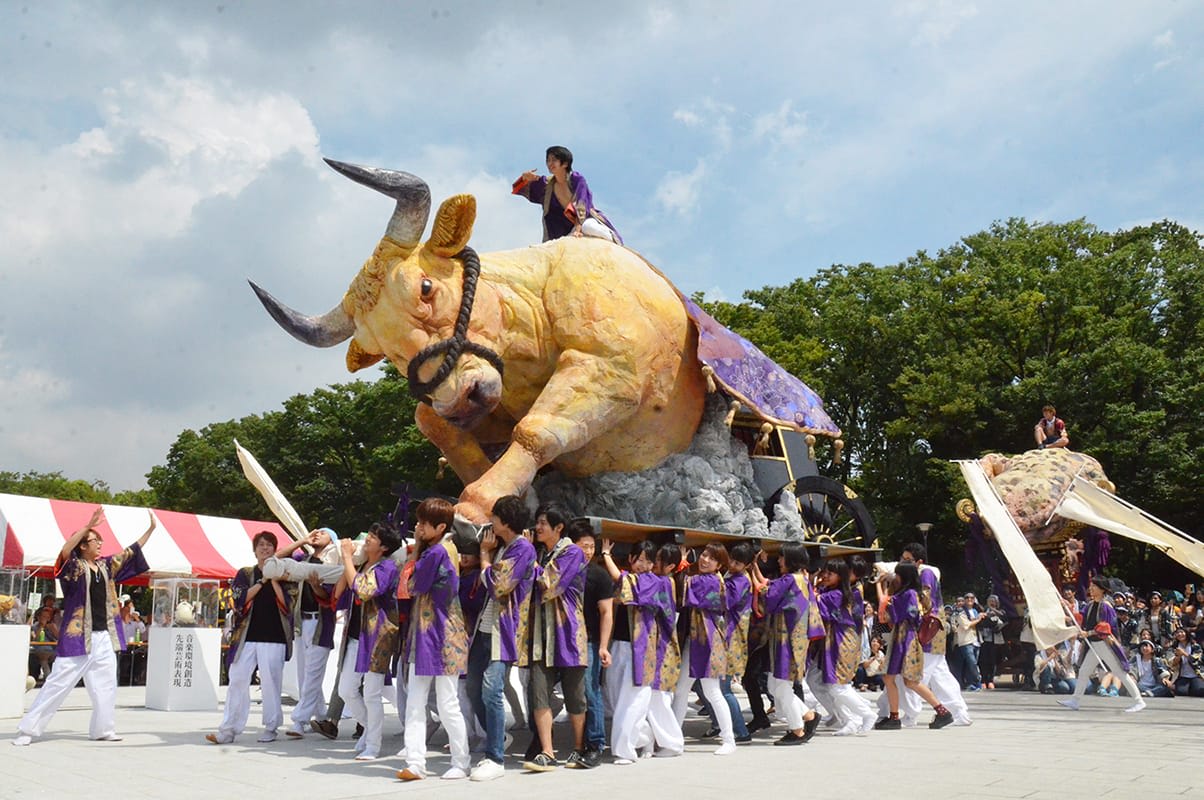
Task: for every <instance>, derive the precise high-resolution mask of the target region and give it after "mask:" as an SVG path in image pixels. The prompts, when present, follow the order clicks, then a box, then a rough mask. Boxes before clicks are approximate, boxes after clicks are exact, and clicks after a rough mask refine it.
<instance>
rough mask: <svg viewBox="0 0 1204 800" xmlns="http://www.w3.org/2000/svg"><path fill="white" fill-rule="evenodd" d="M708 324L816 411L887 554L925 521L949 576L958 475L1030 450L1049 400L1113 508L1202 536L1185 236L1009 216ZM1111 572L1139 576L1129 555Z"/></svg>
mask: <svg viewBox="0 0 1204 800" xmlns="http://www.w3.org/2000/svg"><path fill="white" fill-rule="evenodd" d="M708 308H709V310H710V311H711V313H712V314H714V316H715V317H716V318H717V319H719V320H720V321H722V322H724V323H725V324H728V325H729V326H730V327H732V328H733V329H735V330H738V331H739V332H741V333H742V334H743V335H745V336H746V337H748V338H749V339H751V340H752V341H753V342H755V343H757V344H758V345H759V346H761V347H762V348H763V349H764V350H765V351H766V352H767V353H768V354H769V355H770V356H772V357H773V358H775V359H776V360H778V361H779V363H781V364H782V365H783V366H785V367H787V368H788V369H790V370H791V371H792V372H794V373H795V374H797V375H799V376H800V377H802V378H803V379H804V380H807V381H808V382H809V383H810V384H811V385H812V386H813V388H815V389H816V390H817V391H818V392H820V394H821V395H822V396H823V397H824V398H825V401H826V405H827V408H828V410H829V413H830V414H831V415H832V417H833V419H834V420H835V421H836V423H837V424H838V425H840V426H841V428H842V429H843V430H844V433H845V439H846V443H847V447H846V452H847V453H848V455H849V458H847V459H846V461H845V463H844V465H843V467H842V471H843V474H842V475H841V476H840V477H842V478H844V479H845V481H846V482H848V483H850V485H852V486H853V487H854V488H856V490H857V491H858V492H859V493H860V494H861V495H862V496H863V497H864V498H865V499H866V502H867V503H868V504H869V506H870V508H871V511H872V512H873V513H874V515H875V517H876V519H877V521H878V526H879V530H880V531H881V533H882V534H883V540H884V542H885V543H888V544H889V545H895V546H897V545H899V544H902V543H904V542H905V541H908V540H911V539H913V538H914V537H915V533H914V530H915V529H914V525H915V524H916V523H917V522H920V521H929V522H934V523H937V527H936V529H935V531H936V532H939V533H935V534H934V537H933V541H932V542H931V544H933V545H934V547H933V549H934V551H935V555H936V557H938V558H942V560H943V561H944V563H952V562H953V561H954V559H955V558H956V556H958V555H960V550H961V539H962V531H963V528H962V526H961V524H960V523H959V522H958V521H957V520H956V518H955V516H954V514H953V506H954V504H955V502H956V500H957V499H958V498H959V497H963V496H966V493H967V492H966V489H965V487H964V485H962V484H961V481H960V477H959V476H958V474H957V472H956V469H955V468H953V467H952V465H950V464H949V463H948V461H949V460H950V459H955V458H970V457H976V456H978V455H980V454H982V453H985V452H991V451H997V452H1017V451H1020V450H1025V449H1029V448H1030V447H1031V446H1032V427H1033V425H1034V424H1035V422H1036V420H1037V418H1038V417H1039V415H1040V408H1041V406H1042V405H1044V404H1045V403H1051V402H1052V403H1054V404H1055V405H1057V406H1058V408H1059V415H1060V416H1062V417H1063V418H1065V419H1066V420H1067V424H1068V426H1069V429H1070V432H1071V443H1072V446H1073V447H1074V448H1075V449H1078V450H1082V451H1084V452H1087V453H1090V454H1092V455H1094V456H1095V457H1097V458H1098V459H1099V460H1100V461H1101V462H1102V463H1103V465H1104V468H1105V469H1106V470H1107V472H1108V474H1109V476H1110V477H1111V478H1112V480H1113V481H1114V482H1115V483H1116V485H1117V487H1118V488H1117V491H1118V493H1119V494H1120V495H1121V496H1122V497H1127V498H1130V499H1131V500H1133V501H1135V502H1137V503H1138V504H1139V505H1141V506H1143V507H1144V508H1146V509H1147V510H1149V511H1151V512H1152V513H1154V514H1156V515H1158V516H1160V517H1162V518H1164V519H1166V520H1168V521H1170V522H1172V523H1173V524H1176V525H1178V526H1179V527H1181V528H1183V529H1184V530H1187V531H1189V532H1191V531H1196V532H1199V531H1200V530H1201V529H1202V528H1204V524H1202V523H1204V515H1202V514H1201V512H1200V510H1199V508H1198V506H1197V504H1196V502H1195V493H1196V486H1197V484H1198V476H1199V475H1200V474H1201V471H1202V470H1204V433H1202V427H1204V426H1202V425H1201V422H1202V420H1201V412H1200V409H1201V407H1202V401H1204V388H1201V386H1202V381H1201V376H1204V258H1202V253H1201V242H1200V238H1199V237H1198V235H1197V234H1195V233H1193V232H1191V231H1189V230H1187V229H1186V228H1184V227H1182V226H1180V225H1178V224H1176V223H1173V222H1166V221H1164V222H1160V223H1156V224H1152V225H1146V226H1141V227H1137V228H1133V229H1130V230H1124V231H1119V232H1117V233H1107V232H1103V231H1100V230H1098V229H1097V228H1095V227H1094V226H1092V225H1090V224H1089V223H1087V222H1085V221H1083V220H1076V221H1073V222H1068V223H1064V224H1033V223H1030V222H1028V221H1026V220H1023V219H1011V220H1008V221H1007V222H1002V223H997V224H995V225H993V226H991V227H990V228H989V229H988V230H985V231H982V232H979V233H976V234H974V235H972V236H967V237H965V238H964V239H962V240H961V241H960V242H958V243H956V244H954V245H952V246H951V247H948V248H946V249H943V250H941V251H940V252H938V253H937V254H936V255H929V254H927V253H924V252H920V253H917V254H916V255H915V256H913V257H912V258H909V259H907V260H906V261H903V262H901V263H898V264H894V265H890V266H885V267H876V266H874V265H871V264H859V265H856V266H846V265H835V266H833V267H830V268H829V269H826V270H823V271H821V272H819V273H818V274H817V275H815V276H814V277H813V278H810V279H806V280H803V279H799V280H796V281H794V282H793V283H791V284H790V285H788V286H784V287H766V288H763V289H760V290H756V291H749V292H746V294H745V299H744V302H742V303H738V304H731V303H712V304H708ZM1119 556H1120V558H1121V563H1120V566H1121V567H1122V569H1128V570H1133V569H1135V568H1136V567H1137V565H1136V563H1135V562H1134V559H1135V558H1136V550H1135V548H1129V547H1127V546H1122V547H1121V548H1120V553H1119ZM957 560H958V561H960V559H957ZM1149 566H1150V567H1154V566H1158V567H1159V568H1160V569H1162V568H1163V566H1164V565H1162V564H1157V565H1156V564H1155V563H1154V562H1150V564H1149ZM1164 572H1166V574H1167V577H1168V578H1169V577H1170V574H1171V573H1173V570H1169V569H1167V570H1164Z"/></svg>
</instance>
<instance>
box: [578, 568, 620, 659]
mask: <svg viewBox="0 0 1204 800" xmlns="http://www.w3.org/2000/svg"><path fill="white" fill-rule="evenodd" d="M614 592H615V584H614V581H612V580H611V579H610V574H609V573H607V571H606V568H605V567H603V566H602V565H600V564H590V565H589V567H588V568H587V569H586V571H585V600H584V603H585V608H584V611H585V631H586V633H587V634H588V636H589V640H590V641H591V642H593V643H594V644H597V643H598V642H599V641H600V640H601V638H602V615H601V614H600V613H598V603H599V602H601V601H603V600H605V599H607V598H608V597H612V596H613V595H614Z"/></svg>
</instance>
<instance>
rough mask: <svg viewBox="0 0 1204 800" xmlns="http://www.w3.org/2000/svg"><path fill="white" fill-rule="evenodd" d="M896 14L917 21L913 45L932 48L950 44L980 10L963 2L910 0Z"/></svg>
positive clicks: (959, 0) (955, 0)
mask: <svg viewBox="0 0 1204 800" xmlns="http://www.w3.org/2000/svg"><path fill="white" fill-rule="evenodd" d="M895 13H896V14H898V15H900V16H905V17H910V18H913V19H915V20H916V30H915V34H914V36H913V38H912V43H913V44H917V45H926V46H929V47H932V46H936V45H940V44H944V43H945V42H948V41H949V40H950V39H951V38H952V37H953V34H954V33H956V32H957V30H958V28H960V27H961V26H962V25H963V24H964V23H965V22H966V21H968V20H971V19H973V18H974V17H976V16H978V8H977V7H976V6H974V5H971V4H970V3H966V2H961V0H935V1H934V0H910V2H906V3H903V4H901V5H900V6H899V7H898V8H897V10H896V12H895Z"/></svg>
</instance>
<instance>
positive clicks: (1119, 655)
mask: <svg viewBox="0 0 1204 800" xmlns="http://www.w3.org/2000/svg"><path fill="white" fill-rule="evenodd" d="M1098 606H1099V610H1098V612H1097V613H1096V615H1095V619H1096V623H1095V624H1096V625H1098V624H1099V623H1101V622H1106V623H1108V626H1109V627H1110V628H1112V638H1113V641H1114V642H1115V643H1110V642H1108V640H1106V639H1101V638H1100V637H1099V636H1096V635H1095V634H1094V633H1093V632H1092V631H1090V630H1089V631H1087V638H1088V639H1089V640H1090V641H1093V642H1101V643H1102V644H1103V645H1104V647H1107V648H1108V649H1109V650H1111V651H1112V653H1113V654H1114V655H1115V656H1116V660H1117V661H1119V662H1120V665H1121V667H1122V668H1124V669H1128V668H1129V656H1128V654H1127V653H1125V648H1124V647H1122V646H1121V645H1120V639H1119V637H1118V636H1117V631H1119V630H1120V629H1119V628H1118V627H1117V621H1116V609H1115V608H1113V607H1112V604H1111V603H1110V602H1108V601H1107V600H1104V601H1103V602H1101V603H1099V604H1098ZM1090 613H1091V602H1088V603H1087V608H1086V609H1085V610H1084V611H1083V619H1084V621H1085V620H1086V619H1087V615H1088V614H1090Z"/></svg>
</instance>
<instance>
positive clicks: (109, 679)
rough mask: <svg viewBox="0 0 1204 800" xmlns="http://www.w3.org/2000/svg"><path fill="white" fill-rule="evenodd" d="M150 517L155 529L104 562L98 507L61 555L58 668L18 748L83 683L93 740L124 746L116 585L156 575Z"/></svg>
mask: <svg viewBox="0 0 1204 800" xmlns="http://www.w3.org/2000/svg"><path fill="white" fill-rule="evenodd" d="M148 513H149V512H148ZM149 515H150V527H148V528H147V529H146V533H144V534H142V537H141V538H140V539H138V541H136V542H135V543H134V544H132V545H130V546H129V547H126V548H123V549H122V550H121V551H119V552H117V553H116V554H114V555H111V556H101V555H100V552H101V550H102V549H103V548H104V537H103V536H102V535H101V532H100V530H99V527H98V526H100V525H101V524H103V523H104V522H105V518H104V509H103V508H101V507H100V506H97V508H96V510H95V511H94V512H92V517H91V519H89V520H88V524H87V525H85V526H84V527H82V528H80V529H79V530H77V531H76V532H75V533H73V534H71V538H69V539H68V540H67V542H66V543H65V544H64V545H63V549H62V550H60V551H59V556H58V559H57V560H56V561H55V564H54V577H55V578H57V579H58V581H59V585H60V586H62V588H63V621H62V623H61V624H60V625H59V639H58V645H57V647H56V649H55V659H54V666H53V667H51V669H50V675H49V677H47V678H46V682H45V683H44V684H43V685H42V688H41V690H40V691H39V692H38V696H37V698H36V699H34V701H33V706H31V707H30V709H29V711H27V712H26V713H25V716H23V717H22V718H21V721H20V722H19V723H17V736H16V738H14V739H13V740H12V741H13V744H14V745H17V746H19V747H21V746H25V745H28V744H29V743H30V742H32V741H33V739H34V737H36V736H41V735H42V733H43V732H44V731H45V730H46V726H47V725H48V724H49V723H50V719H51V718H52V717H53V716H54V712H56V711H58V709H59V706H61V705H62V704H63V701H64V700H66V699H67V693H68V692H70V691H71V690H72V689H74V688H75V686H76V685H77V684H78V683H79V681H80V679H81V678H83V681H84V686H86V687H87V689H88V696H89V697H90V698H91V700H92V721H91V724H90V725H89V726H88V738H90V739H93V740H99V741H106V742H119V741H121V737H120V736H118V735H117V727H116V721H115V716H116V714H115V712H116V708H117V655H116V652H117V651H120V650H125V633H124V631H123V630H122V626H121V624H120V623H118V621H117V617H118V615H119V614H120V611H121V605H120V603H118V602H117V591H116V585H117V584H118V583H121V582H123V581H128V580H129V579H130V578H133V577H135V576H137V575H141V574H142V573H144V572H146V571H147V570H148V569H150V567H148V566H147V564H146V559H145V558H143V557H142V548H143V546H144V545H145V544H146V540H147V539H149V538H150V535H151V532H152V531H154V529H155V515H154V514H153V513H150V514H149Z"/></svg>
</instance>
